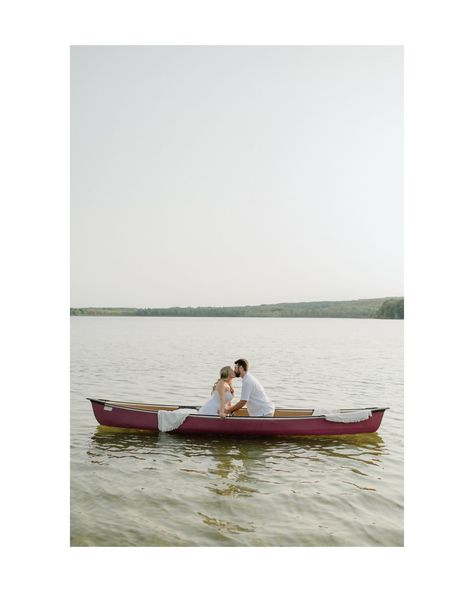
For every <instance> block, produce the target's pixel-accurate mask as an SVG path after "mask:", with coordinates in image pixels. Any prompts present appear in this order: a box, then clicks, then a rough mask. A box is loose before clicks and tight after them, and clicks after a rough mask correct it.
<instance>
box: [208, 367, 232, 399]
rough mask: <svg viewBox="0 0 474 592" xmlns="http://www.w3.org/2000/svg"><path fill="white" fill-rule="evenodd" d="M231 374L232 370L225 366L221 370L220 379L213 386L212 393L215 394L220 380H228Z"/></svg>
mask: <svg viewBox="0 0 474 592" xmlns="http://www.w3.org/2000/svg"><path fill="white" fill-rule="evenodd" d="M231 374H232V368H231V367H230V366H224V367H223V368H221V371H220V378H218V379H217V380H216V382H215V383H214V384H213V386H212V390H211V393H213V392H214V390H215V388H216V386H217V383H218V382H219V380H227V379H228V378H229V376H230V375H231Z"/></svg>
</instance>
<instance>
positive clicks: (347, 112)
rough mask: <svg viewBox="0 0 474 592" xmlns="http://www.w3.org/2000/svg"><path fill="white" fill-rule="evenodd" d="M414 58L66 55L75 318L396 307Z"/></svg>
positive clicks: (333, 53) (306, 50)
mask: <svg viewBox="0 0 474 592" xmlns="http://www.w3.org/2000/svg"><path fill="white" fill-rule="evenodd" d="M402 96H403V49H402V48H401V47H398V46H370V47H369V46H368V47H351V46H340V47H338V46H332V47H331V46H328V47H323V46H321V47H318V46H313V47H297V46H296V47H292V46H274V47H271V46H262V47H257V46H246V47H245V46H242V47H236V46H95V47H94V46H76V47H73V48H72V49H71V306H74V307H86V306H125V307H167V306H232V305H236V306H237V305H246V304H262V303H277V302H305V301H318V300H349V299H356V298H376V297H383V296H402V295H403V196H402V187H403V177H402V174H403V169H402V162H403V154H402V142H403V104H402Z"/></svg>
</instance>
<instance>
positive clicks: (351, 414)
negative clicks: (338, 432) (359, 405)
mask: <svg viewBox="0 0 474 592" xmlns="http://www.w3.org/2000/svg"><path fill="white" fill-rule="evenodd" d="M313 415H322V416H324V419H327V421H337V422H340V423H355V422H357V421H364V420H366V419H369V417H372V411H371V410H370V409H360V410H358V411H340V410H339V409H334V410H330V409H315V410H314V412H313Z"/></svg>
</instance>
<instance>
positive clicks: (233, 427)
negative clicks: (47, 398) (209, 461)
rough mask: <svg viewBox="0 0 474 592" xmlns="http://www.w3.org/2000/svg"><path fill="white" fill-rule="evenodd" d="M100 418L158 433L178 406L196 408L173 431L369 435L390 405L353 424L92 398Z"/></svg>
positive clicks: (306, 413)
mask: <svg viewBox="0 0 474 592" xmlns="http://www.w3.org/2000/svg"><path fill="white" fill-rule="evenodd" d="M89 401H90V402H91V404H92V409H93V411H94V415H95V418H96V419H97V421H98V422H99V423H100V424H101V425H104V426H110V427H116V428H131V429H139V430H152V431H154V432H158V431H159V430H158V411H176V410H178V409H182V410H191V411H195V412H196V414H194V413H193V414H192V415H188V416H187V417H186V419H185V420H184V421H183V423H182V424H181V425H180V426H179V427H178V428H177V429H175V430H173V431H172V432H171V433H173V434H227V435H232V436H325V435H331V436H335V435H342V434H366V433H371V432H376V431H377V430H378V428H379V426H380V424H381V422H382V418H383V414H384V412H385V411H386V410H387V409H388V407H367V408H366V409H365V410H367V411H370V412H371V415H370V417H368V418H367V419H364V420H362V421H356V422H352V423H346V422H343V421H341V422H339V421H329V420H327V419H326V418H325V416H323V415H319V416H318V415H313V412H314V410H313V409H283V408H277V409H275V415H274V416H273V417H250V416H249V415H248V413H247V410H246V409H245V408H244V409H240V410H239V411H237V413H236V414H235V415H232V416H228V417H226V418H225V419H221V418H220V417H217V416H215V415H198V414H197V410H198V409H199V407H196V406H192V405H189V406H187V405H152V404H148V403H131V402H120V401H109V400H106V399H90V398H89ZM355 411H364V409H339V410H337V413H340V414H344V413H354V412H355Z"/></svg>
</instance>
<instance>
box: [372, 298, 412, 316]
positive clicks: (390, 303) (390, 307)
mask: <svg viewBox="0 0 474 592" xmlns="http://www.w3.org/2000/svg"><path fill="white" fill-rule="evenodd" d="M377 318H378V319H404V318H405V305H404V300H403V298H391V299H390V300H385V302H384V303H383V304H382V306H381V307H380V308H379V310H378V312H377Z"/></svg>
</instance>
